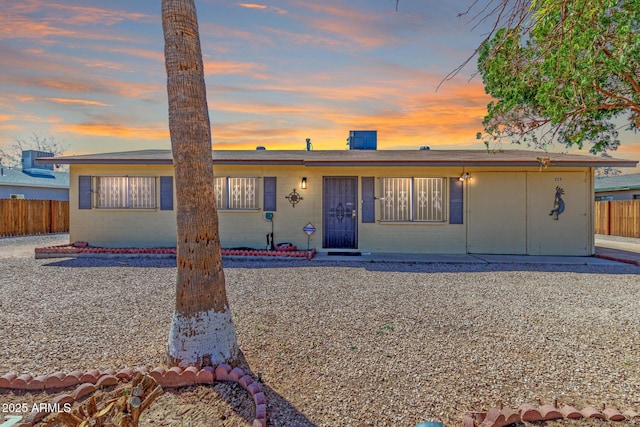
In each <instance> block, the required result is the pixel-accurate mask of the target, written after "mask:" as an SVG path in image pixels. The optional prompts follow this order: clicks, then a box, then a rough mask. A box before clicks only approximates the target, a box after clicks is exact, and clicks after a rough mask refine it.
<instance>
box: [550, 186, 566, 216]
mask: <svg viewBox="0 0 640 427" xmlns="http://www.w3.org/2000/svg"><path fill="white" fill-rule="evenodd" d="M563 195H564V190H563V189H562V188H561V187H556V195H555V197H554V199H553V209H552V210H551V212H549V215H550V216H553V219H555V220H556V221H557V220H558V217H559V216H560V214H561V213H562V212H564V200H562V196H563Z"/></svg>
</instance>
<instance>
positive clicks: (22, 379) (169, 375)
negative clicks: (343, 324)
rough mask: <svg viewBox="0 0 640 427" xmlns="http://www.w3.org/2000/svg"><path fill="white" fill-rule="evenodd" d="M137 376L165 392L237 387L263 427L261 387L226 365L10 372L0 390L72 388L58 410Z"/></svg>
mask: <svg viewBox="0 0 640 427" xmlns="http://www.w3.org/2000/svg"><path fill="white" fill-rule="evenodd" d="M138 373H140V374H143V375H146V374H148V375H149V376H151V377H152V378H153V379H154V380H155V381H156V383H158V385H160V386H162V387H165V388H177V387H184V386H190V385H197V384H213V383H214V381H227V382H235V383H238V384H239V385H240V386H241V387H242V388H243V389H245V390H246V391H247V392H248V393H249V394H250V395H251V398H252V399H253V403H254V405H255V414H256V416H255V419H254V420H253V424H252V427H266V426H267V404H266V398H265V395H264V392H263V391H262V386H261V385H260V383H259V382H258V381H254V380H253V378H252V377H251V375H248V374H245V373H244V371H243V370H242V369H241V368H232V367H231V366H229V365H227V364H220V365H218V366H217V367H216V368H215V369H214V368H213V367H210V366H207V367H204V368H202V369H200V370H198V369H197V368H195V367H187V368H184V369H183V368H180V367H177V366H174V367H172V368H169V369H165V368H163V367H156V368H154V369H152V370H150V371H148V370H147V369H146V368H137V369H130V368H125V369H122V370H120V371H115V370H114V369H107V370H106V371H103V372H100V371H98V370H96V369H91V370H89V371H87V372H82V371H73V372H69V373H64V372H56V373H53V374H51V375H42V376H38V377H33V376H32V375H30V374H23V375H17V374H14V373H11V372H10V373H7V374H4V375H2V376H0V389H9V390H21V391H45V390H55V389H64V388H70V387H75V388H74V389H73V390H72V391H71V392H68V393H60V394H58V395H57V396H55V397H54V398H53V400H52V402H51V403H52V404H53V406H58V405H59V407H62V406H63V405H65V404H73V403H74V402H76V401H78V400H80V399H82V398H83V397H85V396H87V395H89V394H91V393H93V392H94V391H96V390H98V389H101V388H104V387H109V386H115V385H118V384H119V383H120V381H131V380H132V379H133V378H134V377H135V376H136V375H137V374H138ZM49 413H50V412H48V411H37V410H33V411H32V412H31V413H30V414H29V415H27V418H26V419H25V420H24V421H23V422H22V423H21V424H19V425H18V427H32V426H34V425H35V423H37V422H39V421H40V420H42V419H43V418H44V417H46V416H47V415H49Z"/></svg>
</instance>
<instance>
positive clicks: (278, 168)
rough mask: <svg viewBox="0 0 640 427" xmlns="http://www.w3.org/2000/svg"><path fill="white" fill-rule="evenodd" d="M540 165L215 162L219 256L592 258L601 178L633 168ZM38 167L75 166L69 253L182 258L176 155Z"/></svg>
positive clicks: (68, 160)
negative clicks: (139, 250)
mask: <svg viewBox="0 0 640 427" xmlns="http://www.w3.org/2000/svg"><path fill="white" fill-rule="evenodd" d="M260 148H262V147H260ZM366 148H375V144H374V145H373V147H371V145H370V144H366ZM425 148H426V147H425ZM540 155H541V154H540V153H539V152H533V151H522V150H505V151H503V152H497V153H488V152H487V151H486V150H473V151H471V150H457V151H454V150H451V151H449V150H428V149H424V150H422V149H421V150H415V151H413V150H401V151H400V150H393V151H391V150H375V149H351V150H332V151H303V150H301V151H277V150H273V151H271V150H264V149H259V150H255V151H254V150H250V151H214V152H213V165H214V166H213V167H214V174H215V175H216V181H215V191H216V199H217V206H218V212H219V224H220V238H221V244H222V246H223V247H224V248H234V247H251V248H265V247H267V245H268V241H269V234H270V233H271V232H273V241H275V243H284V242H287V243H291V244H293V245H296V246H297V247H298V248H299V249H307V244H308V242H309V245H310V247H311V248H316V250H319V251H321V252H331V251H340V252H345V251H347V252H357V251H359V252H377V253H381V252H390V253H452V254H464V253H493V254H530V255H592V254H593V253H594V237H593V227H594V204H593V197H594V189H593V181H594V171H595V168H596V167H607V166H609V167H635V166H636V164H637V162H636V161H631V160H621V159H614V158H601V157H592V156H583V155H570V154H544V156H545V158H544V159H540ZM547 157H548V158H547ZM42 160H43V161H48V162H55V163H62V164H69V165H70V173H71V183H70V240H71V241H77V240H80V241H87V242H89V243H90V244H92V245H95V246H104V247H175V245H176V211H175V207H176V201H175V194H174V193H175V192H174V185H175V183H174V179H173V166H172V156H171V151H170V150H145V151H132V152H121V153H105V154H92V155H80V156H68V157H57V158H53V159H42ZM545 166H546V167H545ZM194 197H197V194H195V195H194ZM305 230H306V231H305ZM314 230H315V231H314ZM307 233H311V234H310V237H309V241H308V240H307V239H308V234H307Z"/></svg>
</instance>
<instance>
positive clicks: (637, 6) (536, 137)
mask: <svg viewBox="0 0 640 427" xmlns="http://www.w3.org/2000/svg"><path fill="white" fill-rule="evenodd" d="M472 7H480V6H479V4H478V2H477V1H476V2H474V3H473V4H472ZM489 17H491V18H492V19H493V22H494V26H493V29H492V30H491V32H490V34H489V36H488V37H487V38H486V39H485V41H484V42H483V43H482V44H481V46H480V47H479V48H478V51H477V53H478V70H479V73H480V74H481V75H482V79H483V82H484V84H485V90H486V92H487V93H488V94H490V95H491V96H492V97H493V98H494V101H492V102H491V103H490V104H489V105H488V109H487V115H486V117H485V118H484V121H483V125H484V129H485V132H486V135H481V134H479V135H478V136H479V138H484V139H485V144H487V145H489V144H490V143H491V142H492V141H493V142H499V141H502V140H503V139H505V138H506V139H509V140H512V141H513V142H517V143H520V142H526V143H528V144H531V145H534V146H536V147H545V146H546V145H547V144H549V143H552V142H553V141H557V142H559V143H561V144H564V145H565V146H567V147H577V148H583V147H585V146H586V147H588V148H589V150H590V151H591V152H592V153H594V154H595V153H599V152H605V151H607V150H615V149H616V148H617V147H618V145H619V141H618V125H619V124H620V123H622V126H623V127H624V128H626V129H632V130H635V131H637V129H638V127H639V126H640V32H639V29H640V0H625V1H617V0H561V1H558V0H530V1H524V0H516V1H511V0H499V1H497V2H495V1H489V3H488V5H485V6H484V8H482V10H481V11H480V12H478V13H477V14H476V16H475V17H474V18H475V19H477V20H479V21H486V20H487V19H488V18H489ZM467 62H468V61H467ZM463 66H464V64H463ZM459 69H461V67H459ZM459 69H457V70H456V71H454V72H453V73H452V74H455V73H457V72H458V71H459ZM450 77H451V75H450V76H448V77H447V78H450Z"/></svg>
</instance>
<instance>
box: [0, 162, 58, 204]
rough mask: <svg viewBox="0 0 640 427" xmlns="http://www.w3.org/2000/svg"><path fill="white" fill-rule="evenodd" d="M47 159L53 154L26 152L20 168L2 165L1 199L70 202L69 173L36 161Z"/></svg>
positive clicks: (0, 179)
mask: <svg viewBox="0 0 640 427" xmlns="http://www.w3.org/2000/svg"><path fill="white" fill-rule="evenodd" d="M45 156H46V157H53V153H46V152H43V151H36V150H25V151H23V152H22V166H21V167H17V168H15V167H9V166H3V165H2V164H0V199H11V198H13V199H30V200H69V172H66V171H56V170H55V169H54V164H53V163H40V162H38V161H37V158H41V157H45Z"/></svg>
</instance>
